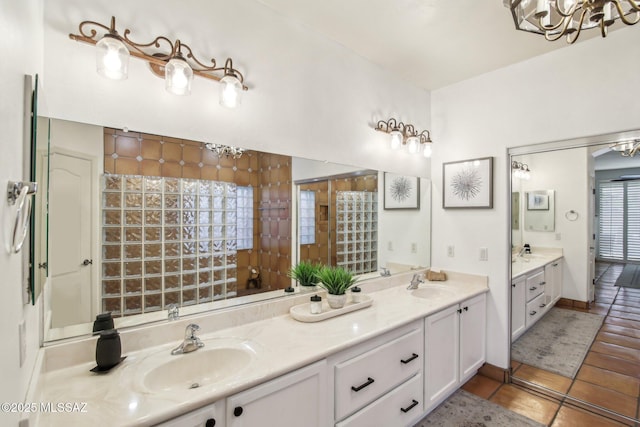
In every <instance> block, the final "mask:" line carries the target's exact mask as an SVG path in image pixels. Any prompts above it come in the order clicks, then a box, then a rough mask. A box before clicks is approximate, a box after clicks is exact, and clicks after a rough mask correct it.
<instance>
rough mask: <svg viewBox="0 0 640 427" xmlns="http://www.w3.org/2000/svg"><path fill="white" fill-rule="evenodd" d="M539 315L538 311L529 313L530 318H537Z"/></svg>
mask: <svg viewBox="0 0 640 427" xmlns="http://www.w3.org/2000/svg"><path fill="white" fill-rule="evenodd" d="M537 313H538V312H537V311H532V312H531V313H529V316H535V315H536V314H537Z"/></svg>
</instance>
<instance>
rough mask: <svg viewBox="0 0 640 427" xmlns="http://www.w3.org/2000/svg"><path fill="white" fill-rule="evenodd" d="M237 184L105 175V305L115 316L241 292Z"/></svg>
mask: <svg viewBox="0 0 640 427" xmlns="http://www.w3.org/2000/svg"><path fill="white" fill-rule="evenodd" d="M236 233H237V189H236V185H235V184H232V183H224V182H217V181H205V180H195V179H181V178H168V177H164V178H161V177H150V176H134V175H104V176H103V178H102V272H101V276H102V310H103V311H111V312H112V313H113V315H114V316H128V315H132V314H141V313H146V312H152V311H158V310H162V309H164V308H166V306H168V305H169V304H177V305H178V306H188V305H195V304H201V303H206V302H210V301H214V300H217V299H224V298H229V297H233V296H235V295H236V294H237V284H236V283H237V271H236V269H237V268H236V259H237V254H236V251H237V245H236Z"/></svg>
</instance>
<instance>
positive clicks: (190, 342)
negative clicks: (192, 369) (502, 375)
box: [171, 323, 204, 355]
mask: <svg viewBox="0 0 640 427" xmlns="http://www.w3.org/2000/svg"><path fill="white" fill-rule="evenodd" d="M199 330H200V326H198V325H196V324H195V323H189V324H188V325H187V328H186V329H185V331H184V341H182V343H180V345H179V346H177V347H176V348H174V349H173V350H171V354H173V355H176V354H184V353H191V352H192V351H196V350H197V349H199V348H201V347H204V343H203V342H202V341H200V338H198V337H197V336H196V332H197V331H199Z"/></svg>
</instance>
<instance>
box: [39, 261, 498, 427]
mask: <svg viewBox="0 0 640 427" xmlns="http://www.w3.org/2000/svg"><path fill="white" fill-rule="evenodd" d="M447 274H448V275H449V280H448V281H446V282H434V283H438V284H441V285H446V286H448V287H451V288H452V289H454V290H455V292H452V293H451V294H447V293H445V294H443V295H440V296H438V297H435V298H432V299H423V298H416V297H414V296H411V294H410V291H408V290H406V286H407V284H408V283H404V284H402V285H400V286H394V287H391V288H388V289H384V290H378V291H375V292H373V290H375V286H372V287H371V288H368V287H367V286H365V285H364V284H361V285H360V286H361V287H362V288H363V291H364V292H365V293H367V295H369V296H371V298H372V299H373V305H372V306H371V307H369V308H366V309H363V310H359V311H355V312H352V313H348V314H345V315H343V316H338V317H335V318H332V319H328V320H326V321H322V322H317V323H302V322H298V321H296V320H294V319H293V318H291V317H290V316H289V315H288V314H281V315H278V316H275V317H271V318H267V319H264V320H260V321H254V322H251V323H247V324H243V325H239V326H234V327H230V328H226V329H221V330H218V331H215V332H212V333H206V330H205V329H203V330H202V333H201V335H200V338H201V339H202V340H203V341H204V342H205V349H206V348H207V347H206V343H207V341H209V343H210V345H211V346H215V345H216V344H215V343H216V342H220V341H221V340H231V341H233V342H241V341H246V345H247V346H249V347H250V348H252V349H254V350H255V353H254V354H253V356H252V357H253V358H252V360H251V363H250V364H249V365H248V367H246V368H244V369H242V370H241V371H240V372H238V373H237V374H236V375H234V376H231V377H228V378H227V379H223V380H221V381H219V382H217V383H213V384H210V385H207V386H202V387H200V388H196V389H188V390H184V391H180V392H173V393H165V394H162V393H151V392H149V391H147V390H146V389H145V388H144V387H143V385H142V383H141V377H142V374H143V372H145V371H148V370H149V369H150V368H152V367H154V366H157V364H158V363H162V362H163V361H169V360H175V358H178V357H179V358H185V359H188V358H189V356H191V354H196V353H197V352H195V353H191V354H184V355H177V356H171V355H170V354H169V353H170V351H171V349H172V348H174V347H175V346H176V345H177V344H178V343H179V342H180V339H179V337H177V338H178V339H176V340H173V341H171V342H170V343H169V344H164V345H160V346H156V347H152V348H146V349H143V350H138V351H134V352H129V353H123V355H126V356H127V358H126V360H125V361H124V362H122V363H121V364H120V365H119V366H117V367H115V368H114V369H113V370H112V371H111V372H109V373H107V374H94V373H91V372H89V370H90V369H91V368H93V367H94V366H95V363H94V362H90V363H82V364H77V365H74V366H70V367H63V368H61V369H56V370H51V371H47V370H43V373H42V374H41V375H40V376H39V378H37V387H36V390H37V391H36V392H34V395H33V398H34V399H35V400H36V401H37V402H45V403H46V402H52V403H53V404H54V405H55V404H57V403H86V407H85V408H84V409H85V411H86V412H84V413H73V412H71V413H64V412H57V413H39V414H38V421H37V425H46V426H69V425H90V426H92V427H98V426H128V425H136V426H139V425H153V424H156V423H159V422H162V421H165V420H168V419H171V418H174V417H176V416H179V415H181V414H184V413H186V412H189V411H191V410H194V409H197V408H200V407H203V406H205V405H208V404H210V403H213V402H215V401H217V400H219V399H221V398H224V397H227V396H230V395H232V394H234V393H237V392H240V391H242V390H245V389H248V388H250V387H253V386H255V385H258V384H260V383H263V382H265V381H268V380H270V379H272V378H274V377H277V376H279V375H282V374H285V373H287V372H290V371H292V370H295V369H297V368H300V367H302V366H305V365H308V364H310V363H313V362H315V361H317V360H321V359H323V358H325V357H327V356H328V355H331V354H333V353H336V352H338V351H340V350H343V349H346V348H348V347H350V346H353V345H355V344H358V343H361V342H364V341H366V340H368V339H370V338H373V337H375V336H377V335H380V334H382V333H384V332H387V331H390V330H392V329H395V328H397V327H399V326H402V325H404V324H407V323H409V322H411V321H414V320H417V319H420V318H423V317H425V316H427V315H429V314H431V313H434V312H437V311H440V310H441V309H444V308H446V307H448V306H451V305H453V304H456V303H458V302H460V301H463V300H465V299H468V298H470V297H473V296H475V295H479V294H481V293H484V292H487V291H488V283H487V278H486V277H485V276H474V275H465V274H457V273H449V272H448V273H447ZM381 281H382V280H378V282H381ZM383 283H384V282H383ZM428 285H429V282H427V283H425V284H423V285H420V286H421V287H424V286H428ZM377 287H379V285H378V286H377ZM368 289H369V292H367V290H368ZM245 309H246V310H252V308H251V307H246V308H245ZM254 310H255V309H254ZM171 336H173V333H172V335H171ZM125 339H126V337H124V338H123V348H125V349H126V348H127V345H126V342H125V341H124V340H125ZM203 350H204V349H203ZM199 351H200V350H199ZM57 357H59V356H57Z"/></svg>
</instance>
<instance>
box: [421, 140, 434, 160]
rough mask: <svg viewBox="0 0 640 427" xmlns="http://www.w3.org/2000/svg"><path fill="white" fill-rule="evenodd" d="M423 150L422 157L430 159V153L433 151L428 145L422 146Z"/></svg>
mask: <svg viewBox="0 0 640 427" xmlns="http://www.w3.org/2000/svg"><path fill="white" fill-rule="evenodd" d="M423 145H424V148H423V149H422V155H423V156H425V157H431V152H432V151H433V150H432V148H431V144H430V143H428V142H427V143H426V144H423Z"/></svg>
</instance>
